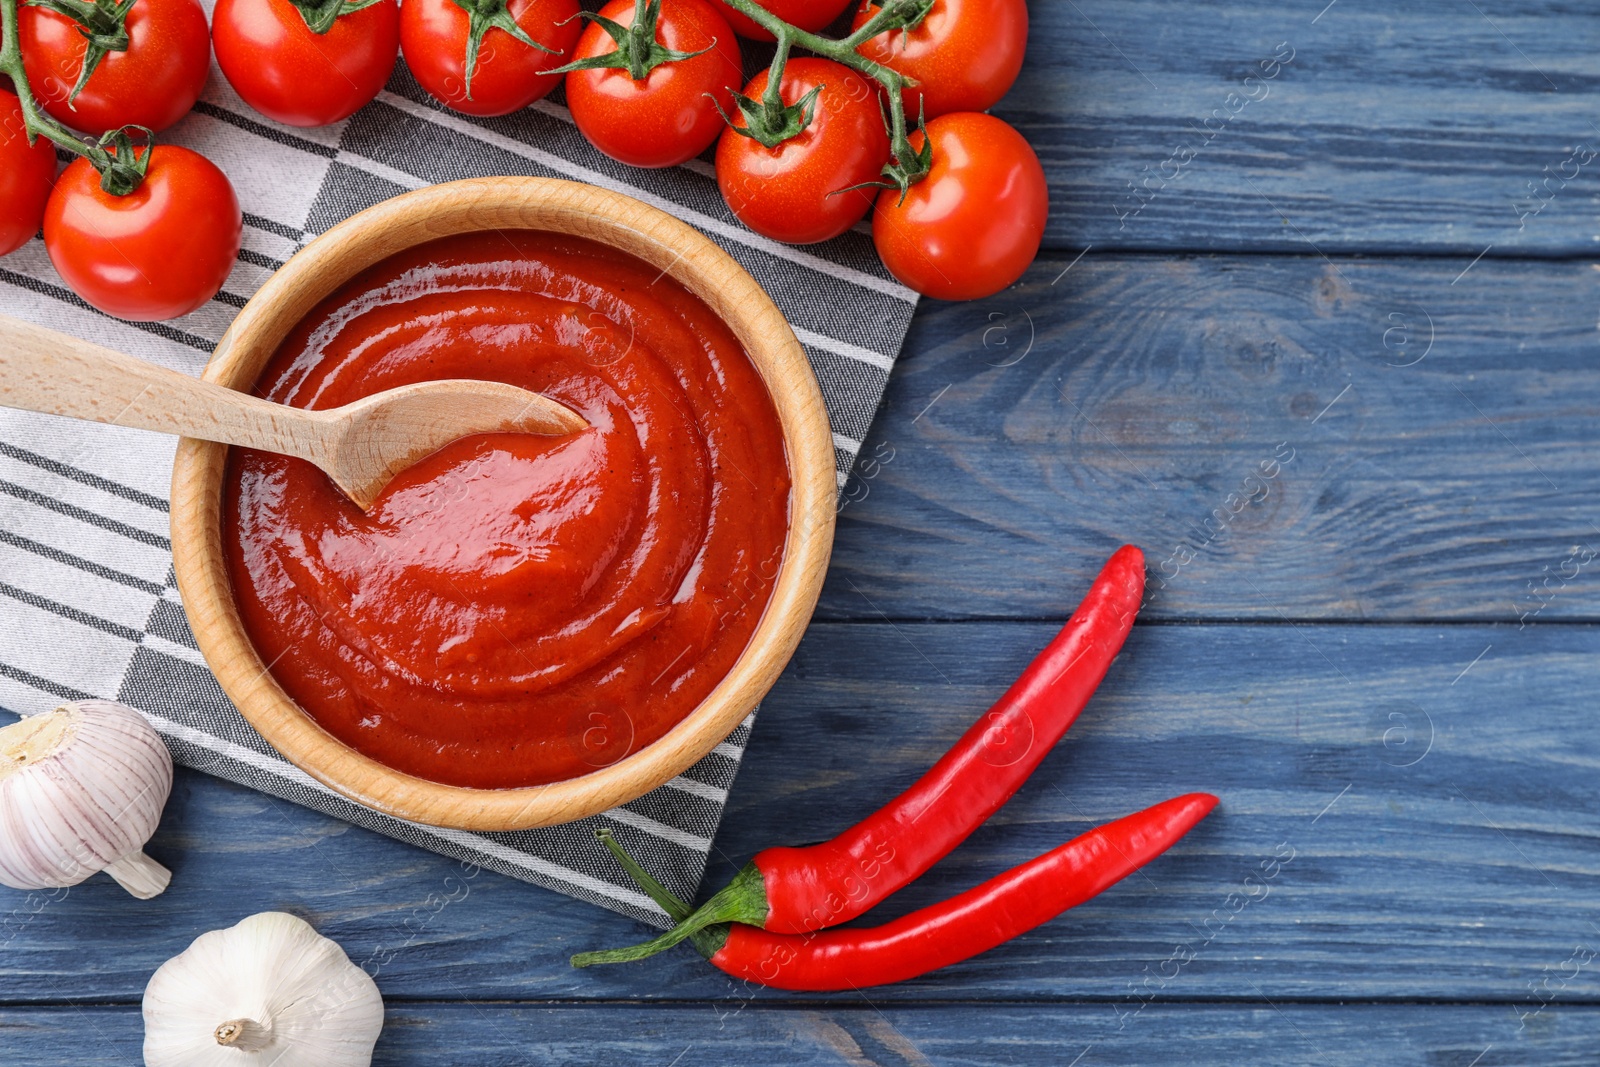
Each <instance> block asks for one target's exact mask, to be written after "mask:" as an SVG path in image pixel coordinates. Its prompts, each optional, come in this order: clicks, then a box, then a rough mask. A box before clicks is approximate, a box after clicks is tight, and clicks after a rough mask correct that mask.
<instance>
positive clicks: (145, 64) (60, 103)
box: [17, 0, 211, 136]
mask: <svg viewBox="0 0 1600 1067" xmlns="http://www.w3.org/2000/svg"><path fill="white" fill-rule="evenodd" d="M17 17H18V19H19V22H18V29H17V36H18V37H20V38H21V39H22V65H23V69H24V70H26V71H27V74H28V84H29V85H30V86H31V87H32V88H33V94H34V96H35V97H37V98H38V100H39V104H40V106H41V107H43V108H44V110H45V111H47V112H48V113H49V114H50V116H51V117H52V118H54V119H56V120H57V121H58V122H62V123H65V124H66V125H68V126H71V127H72V128H74V129H78V130H82V131H83V132H85V133H92V134H95V135H96V136H98V135H100V134H102V133H105V132H106V131H107V130H114V129H116V128H117V127H119V126H130V125H131V126H148V127H149V128H150V129H152V130H157V131H160V130H164V129H166V128H167V127H168V126H171V125H172V124H173V123H174V122H177V121H178V120H179V119H181V118H183V116H185V115H187V114H188V113H189V109H190V108H192V107H194V102H195V101H196V100H197V99H199V97H200V90H201V89H203V88H205V84H206V75H207V74H208V73H210V70H211V33H210V31H209V30H208V29H207V28H206V13H205V11H204V9H202V8H201V7H200V4H199V3H198V2H197V0H138V2H137V3H135V4H134V5H133V7H132V9H131V10H129V12H128V21H127V29H128V40H129V44H128V49H127V51H125V52H108V53H106V56H105V58H104V59H102V60H101V61H100V65H99V66H98V67H96V68H95V71H94V73H93V74H91V75H89V81H88V83H87V84H85V85H84V87H83V91H82V92H81V93H79V94H78V98H77V99H76V100H74V101H73V102H72V103H71V104H70V105H69V104H68V103H67V97H68V96H69V95H71V93H72V87H73V86H74V85H75V84H76V83H77V81H78V75H79V74H80V73H81V72H82V70H83V53H84V51H85V49H86V48H87V47H88V42H87V40H85V38H84V36H83V34H82V33H80V32H79V29H80V27H79V26H78V24H77V23H76V22H74V21H72V20H71V19H69V18H67V17H66V16H65V15H58V14H57V13H56V12H54V11H50V10H48V9H46V8H42V7H23V8H22V9H21V10H19V11H18V12H17Z"/></svg>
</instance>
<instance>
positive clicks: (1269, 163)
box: [995, 0, 1600, 257]
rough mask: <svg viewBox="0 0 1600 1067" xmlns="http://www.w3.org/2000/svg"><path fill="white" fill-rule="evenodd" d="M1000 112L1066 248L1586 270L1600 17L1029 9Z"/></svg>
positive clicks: (1272, 8)
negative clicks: (1557, 261)
mask: <svg viewBox="0 0 1600 1067" xmlns="http://www.w3.org/2000/svg"><path fill="white" fill-rule="evenodd" d="M1030 13H1031V16H1032V19H1033V27H1032V32H1031V36H1030V42H1031V47H1030V49H1029V52H1028V60H1027V63H1026V64H1025V66H1024V68H1023V72H1022V76H1021V77H1020V78H1019V80H1018V82H1017V84H1016V86H1015V87H1014V88H1013V89H1012V91H1011V93H1010V95H1009V96H1008V97H1007V98H1006V99H1005V100H1004V101H1002V102H1001V104H1000V105H999V107H997V108H996V109H995V110H996V113H997V114H1000V115H1002V116H1003V117H1005V118H1007V119H1009V120H1010V121H1011V122H1013V123H1014V124H1016V126H1017V127H1018V128H1019V129H1020V130H1021V131H1022V132H1023V133H1024V134H1025V135H1026V136H1027V137H1028V138H1029V140H1030V141H1032V143H1033V144H1034V146H1035V148H1036V150H1037V151H1038V152H1039V155H1040V157H1041V160H1042V161H1043V163H1044V165H1045V169H1046V173H1047V174H1048V176H1049V178H1050V193H1051V214H1050V224H1049V231H1048V238H1047V239H1048V241H1049V243H1050V245H1051V246H1052V247H1055V248H1058V249H1065V248H1070V249H1073V250H1077V249H1082V248H1084V247H1085V246H1089V245H1092V246H1094V247H1095V248H1096V249H1098V250H1101V251H1104V250H1109V249H1134V248H1138V249H1179V248H1181V249H1212V250H1238V249H1249V250H1252V251H1263V250H1302V251H1309V250H1310V249H1311V248H1312V247H1313V246H1314V247H1315V248H1320V249H1321V250H1323V251H1325V252H1335V251H1342V252H1356V251H1360V252H1368V253H1373V252H1395V251H1409V250H1424V249H1425V250H1428V251H1430V252H1445V253H1452V254H1460V255H1465V256H1469V257H1470V256H1475V255H1477V254H1478V253H1480V252H1482V251H1484V250H1485V249H1486V247H1488V246H1490V245H1492V246H1493V254H1494V255H1504V254H1507V253H1516V254H1527V253H1531V252H1538V253H1560V254H1571V255H1583V256H1587V255H1591V254H1592V253H1593V251H1594V249H1595V247H1596V245H1595V240H1596V238H1595V231H1594V202H1595V188H1596V187H1595V181H1596V171H1597V170H1600V158H1597V156H1596V149H1597V148H1600V131H1597V128H1596V125H1595V123H1594V122H1593V121H1592V119H1593V115H1592V93H1593V90H1594V87H1595V74H1594V69H1593V63H1592V56H1593V54H1594V50H1595V48H1596V46H1597V44H1600V11H1597V10H1594V9H1592V8H1590V7H1588V6H1584V5H1572V4H1567V3H1562V2H1561V0H1493V2H1491V0H1482V2H1480V3H1473V4H1465V5H1463V4H1460V3H1457V2H1455V0H1426V2H1415V3H1408V4H1381V3H1371V2H1361V0H1343V2H1338V0H1335V2H1334V3H1328V2H1327V0H1302V2H1296V3H1293V4H1279V3H1274V2H1272V0H1247V2H1237V0H1236V2H1230V3H1216V4H1189V3H1182V2H1180V0H1072V2H1068V3H1062V2H1047V3H1034V4H1032V5H1030Z"/></svg>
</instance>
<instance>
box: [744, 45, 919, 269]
mask: <svg viewBox="0 0 1600 1067" xmlns="http://www.w3.org/2000/svg"><path fill="white" fill-rule="evenodd" d="M767 75H768V72H767V71H762V72H761V73H760V74H757V75H756V76H755V78H753V79H752V80H751V82H750V84H749V85H747V86H745V89H744V95H745V96H746V97H749V98H750V99H751V100H760V99H761V94H763V93H764V92H766V91H767ZM817 86H821V87H822V88H821V91H820V92H819V93H818V94H817V96H816V98H815V105H814V110H813V112H812V115H811V122H810V123H809V124H808V125H807V126H806V128H805V130H804V131H802V132H801V133H800V134H799V135H798V136H795V137H791V138H789V139H788V140H786V141H783V142H781V143H780V144H779V145H778V146H777V147H776V148H768V147H767V146H766V145H764V144H762V143H761V142H760V141H758V140H756V139H755V138H753V137H750V136H747V135H745V134H742V133H740V132H739V130H740V129H742V128H744V127H746V126H747V125H748V123H747V121H746V120H745V117H744V116H743V115H741V116H739V117H738V118H737V119H735V120H734V123H733V125H732V126H730V127H728V129H726V130H724V131H723V133H722V140H721V141H720V142H719V143H718V144H717V186H718V187H719V188H720V189H721V190H722V198H723V199H724V200H726V201H727V202H728V206H729V207H730V208H732V209H733V213H734V214H735V215H736V216H738V218H739V221H740V222H742V223H744V224H745V225H746V226H748V227H750V228H751V229H752V230H754V231H756V232H757V233H759V234H763V235H765V236H767V237H771V238H772V239H773V240H776V241H786V242H788V243H790V244H811V243H812V242H815V241H826V240H827V239H828V238H830V237H837V236H838V235H839V234H841V233H843V232H844V231H846V230H848V229H849V228H850V227H851V226H853V225H854V224H855V223H856V222H858V221H859V220H860V219H861V217H862V216H863V215H865V214H866V213H867V211H868V210H869V209H870V208H871V207H872V202H873V198H874V194H875V192H876V191H875V190H873V189H852V188H850V187H851V186H857V185H862V184H863V183H866V182H873V181H876V180H878V178H879V172H880V171H881V170H882V168H883V165H884V164H885V163H887V162H888V161H889V134H888V131H886V130H885V129H884V127H883V116H882V114H880V113H879V111H878V97H877V94H876V91H875V86H876V83H874V82H868V81H867V80H866V79H865V78H863V77H862V76H861V75H859V74H857V73H856V72H855V71H853V70H851V69H850V68H848V67H846V66H844V65H842V64H839V63H835V62H834V61H833V60H831V59H812V58H802V59H791V60H789V62H788V64H787V65H786V66H785V67H784V70H783V87H782V92H783V102H784V103H785V104H787V105H793V104H796V103H798V102H799V101H800V100H801V99H802V98H803V97H805V96H806V94H807V93H810V92H811V91H812V90H813V89H815V88H816V87H817ZM841 190H849V191H848V192H845V191H841Z"/></svg>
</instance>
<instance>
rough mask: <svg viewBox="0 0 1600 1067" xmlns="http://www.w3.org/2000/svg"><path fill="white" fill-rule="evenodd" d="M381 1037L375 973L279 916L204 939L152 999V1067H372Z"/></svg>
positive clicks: (170, 964)
mask: <svg viewBox="0 0 1600 1067" xmlns="http://www.w3.org/2000/svg"><path fill="white" fill-rule="evenodd" d="M382 1029H383V998H382V997H381V996H379V995H378V986H377V984H376V983H375V982H373V980H372V978H371V977H370V976H369V975H368V974H367V972H366V971H363V970H362V969H361V968H360V967H357V966H356V965H355V964H353V963H351V962H350V957H348V956H346V955H345V954H344V949H342V948H340V947H339V946H338V945H337V944H336V943H334V942H333V941H330V940H328V939H327V938H325V937H323V936H322V935H321V934H319V933H317V932H316V931H315V930H313V929H312V928H311V927H310V925H308V924H307V923H306V922H304V921H303V920H301V919H297V918H295V917H294V916H293V915H286V914H284V913H283V912H278V911H265V912H262V913H261V914H259V915H252V916H250V917H249V918H248V919H246V920H244V921H243V922H241V923H239V925H237V926H230V927H228V928H227V929H226V930H213V931H211V932H210V933H208V934H201V935H200V936H199V937H197V938H195V941H194V944H192V945H190V946H189V947H188V948H187V949H186V950H184V951H183V952H182V953H181V954H179V955H177V956H174V957H173V958H172V959H170V960H168V961H167V962H166V963H163V964H162V965H161V967H160V968H159V969H158V970H157V971H156V973H155V975H154V976H153V977H152V978H151V979H150V984H149V985H148V986H147V987H145V991H144V1062H145V1065H146V1067H213V1065H216V1067H228V1065H232V1067H241V1065H246V1064H260V1065H261V1067H367V1065H368V1064H370V1063H371V1062H372V1046H373V1045H374V1044H376V1043H377V1040H378V1031H380V1030H382ZM244 1053H260V1055H243V1054H244Z"/></svg>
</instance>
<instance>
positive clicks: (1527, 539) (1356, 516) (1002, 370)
mask: <svg viewBox="0 0 1600 1067" xmlns="http://www.w3.org/2000/svg"><path fill="white" fill-rule="evenodd" d="M1336 10H1337V9H1336ZM1330 17H1331V16H1330ZM1070 262H1071V261H1070V260H1069V259H1057V260H1053V261H1050V262H1044V263H1040V264H1038V265H1036V266H1035V268H1034V269H1033V270H1032V271H1031V272H1030V273H1029V275H1028V277H1027V279H1026V284H1024V285H1022V286H1020V287H1018V288H1016V289H1013V290H1010V291H1008V292H1006V293H1003V294H1001V295H999V296H997V297H994V298H992V299H990V300H987V301H980V302H977V303H974V304H967V305H948V304H947V305H936V306H931V307H929V308H927V309H926V310H925V311H924V312H923V313H922V314H920V315H919V316H918V318H917V321H916V323H915V325H914V326H913V329H912V334H911V338H910V340H909V342H908V343H907V347H906V355H905V357H904V358H902V360H901V362H900V365H899V366H898V367H897V369H896V373H895V375H894V378H893V380H892V381H891V383H890V386H889V395H888V398H887V400H886V402H885V405H884V409H883V412H882V413H881V414H880V416H879V419H878V423H877V426H876V428H875V429H874V432H873V434H872V436H871V438H870V439H869V440H868V441H867V442H866V444H865V445H864V446H863V448H862V451H861V460H860V462H859V463H858V466H857V470H856V473H855V474H854V476H853V478H852V481H851V483H850V484H849V486H848V487H847V490H846V492H847V495H848V496H849V497H851V498H854V499H855V501H856V502H852V503H848V504H847V505H846V507H845V510H844V513H843V516H842V521H841V524H840V531H839V538H838V544H837V548H836V551H835V553H834V559H833V568H832V571H831V573H830V575H829V581H828V586H827V589H826V591H825V593H824V597H823V602H822V611H823V614H824V616H825V617H828V618H841V619H844V618H857V619H881V618H884V617H890V618H897V619H898V618H972V617H975V616H977V617H1018V616H1021V617H1033V618H1061V617H1064V616H1065V615H1066V614H1067V613H1068V612H1070V611H1071V609H1072V607H1073V606H1074V605H1075V604H1076V603H1077V600H1078V598H1079V597H1080V596H1081V594H1082V590H1083V588H1084V586H1085V584H1086V583H1087V582H1088V580H1089V578H1090V577H1091V576H1092V575H1093V574H1094V572H1095V570H1096V569H1098V567H1099V565H1100V564H1101V563H1102V562H1103V561H1104V559H1105V557H1106V555H1108V554H1109V552H1110V551H1111V549H1112V548H1113V547H1114V546H1115V545H1117V544H1119V543H1121V542H1124V541H1132V542H1134V543H1137V544H1139V545H1142V546H1143V547H1144V548H1145V550H1146V553H1147V555H1148V556H1149V558H1150V564H1151V568H1152V575H1153V580H1152V583H1151V584H1152V592H1153V595H1152V598H1151V602H1150V604H1149V606H1148V608H1147V612H1148V615H1149V617H1151V618H1156V619H1195V618H1202V619H1218V618H1254V619H1278V620H1281V619H1283V618H1284V617H1286V616H1287V617H1290V618H1317V619H1350V620H1358V619H1368V620H1371V619H1380V620H1389V621H1393V620H1417V619H1429V618H1445V619H1458V620H1468V619H1470V620H1479V621H1497V622H1501V623H1503V624H1507V625H1511V626H1512V627H1516V626H1518V625H1521V624H1523V623H1544V622H1547V621H1550V620H1552V619H1584V620H1593V619H1597V618H1600V581H1597V580H1596V578H1595V574H1596V564H1595V562H1594V560H1595V556H1596V553H1597V552H1600V513H1597V512H1596V511H1595V509H1594V506H1593V502H1594V500H1595V499H1596V494H1597V493H1600V453H1597V452H1596V450H1595V447H1594V446H1595V441H1596V439H1597V438H1596V431H1595V429H1594V427H1595V426H1596V421H1595V419H1596V416H1597V415H1600V364H1597V363H1596V362H1595V360H1594V358H1593V356H1594V338H1595V314H1596V311H1595V309H1596V306H1597V295H1600V273H1597V272H1596V270H1595V269H1594V268H1593V267H1591V266H1590V265H1588V264H1584V263H1577V262H1527V261H1522V262H1511V261H1499V262H1495V261H1490V260H1487V259H1486V260H1483V261H1482V262H1479V263H1478V264H1476V265H1475V266H1472V267H1471V269H1470V270H1469V271H1467V272H1466V273H1465V274H1464V275H1463V269H1464V268H1466V267H1468V265H1469V264H1468V262H1467V261H1455V260H1428V259H1413V260H1404V261H1382V262H1373V261H1345V262H1341V263H1339V264H1338V265H1337V266H1335V265H1333V264H1332V263H1330V262H1327V261H1324V260H1321V259H1318V258H1315V257H1209V256H1206V257H1194V258H1184V259H1170V258H1164V257H1163V258H1155V257H1143V256H1116V257H1099V256H1088V257H1085V258H1084V259H1082V260H1081V261H1079V262H1078V263H1077V264H1076V265H1075V266H1072V267H1071V269H1070V270H1067V271H1066V273H1065V274H1063V273H1062V272H1063V270H1065V269H1066V268H1067V267H1068V266H1069V264H1070ZM1407 364H1409V365H1407Z"/></svg>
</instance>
